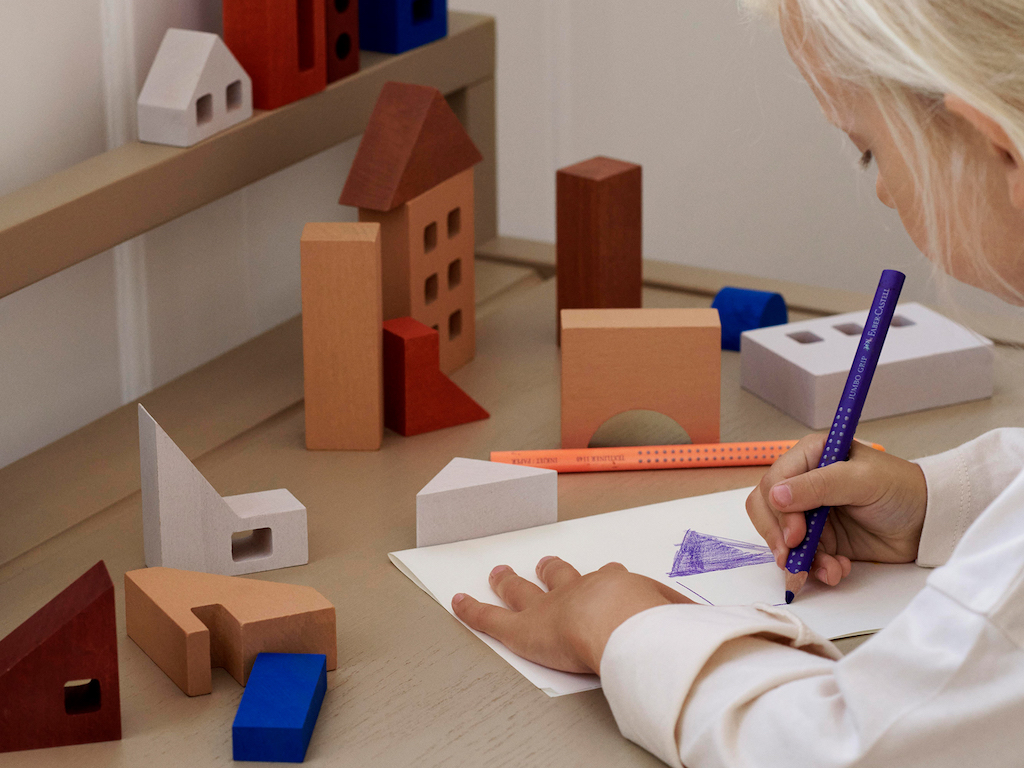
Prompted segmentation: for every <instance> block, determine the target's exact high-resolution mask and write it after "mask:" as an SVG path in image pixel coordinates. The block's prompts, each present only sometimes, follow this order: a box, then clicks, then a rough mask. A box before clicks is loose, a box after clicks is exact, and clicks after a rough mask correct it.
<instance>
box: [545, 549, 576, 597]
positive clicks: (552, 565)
mask: <svg viewBox="0 0 1024 768" xmlns="http://www.w3.org/2000/svg"><path fill="white" fill-rule="evenodd" d="M537 577H538V578H539V579H540V580H541V581H543V582H544V585H545V586H546V587H547V588H548V589H549V590H550V589H557V588H558V587H560V586H562V585H563V584H568V583H570V582H573V581H575V580H576V579H578V578H579V577H580V572H579V571H577V570H576V569H575V568H573V567H572V566H571V565H569V564H568V563H567V562H565V560H562V559H561V558H560V557H544V558H541V561H540V562H539V563H537Z"/></svg>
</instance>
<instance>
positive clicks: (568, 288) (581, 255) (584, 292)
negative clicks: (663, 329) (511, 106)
mask: <svg viewBox="0 0 1024 768" xmlns="http://www.w3.org/2000/svg"><path fill="white" fill-rule="evenodd" d="M642 187H643V179H642V170H641V168H640V166H639V165H635V164H633V163H626V162H623V161H621V160H613V159H612V158H609V157H595V158H591V159H590V160H585V161H583V162H582V163H577V164H576V165H570V166H569V167H567V168H562V169H561V170H560V171H558V175H557V197H558V203H557V205H558V215H557V228H558V231H557V240H558V245H557V250H558V261H557V274H558V312H559V318H560V317H561V311H562V310H563V309H606V308H639V307H640V303H641V298H640V293H641V286H642V277H643V269H642V258H643V254H642V248H643V230H642V223H643V222H642V219H643V207H642V202H641V200H642ZM559 328H561V326H559Z"/></svg>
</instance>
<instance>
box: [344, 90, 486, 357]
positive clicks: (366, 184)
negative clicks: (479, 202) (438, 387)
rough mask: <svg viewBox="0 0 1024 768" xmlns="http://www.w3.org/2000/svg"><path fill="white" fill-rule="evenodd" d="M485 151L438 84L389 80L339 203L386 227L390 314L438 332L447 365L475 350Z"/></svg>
mask: <svg viewBox="0 0 1024 768" xmlns="http://www.w3.org/2000/svg"><path fill="white" fill-rule="evenodd" d="M481 159H482V156H481V155H480V152H479V151H478V150H477V148H476V147H475V146H474V145H473V142H472V140H471V139H470V138H469V135H468V134H467V133H466V131H465V129H463V127H462V125H461V124H460V123H459V120H458V118H457V117H456V116H455V113H454V112H452V110H451V108H450V107H449V106H448V103H447V102H446V101H445V99H444V97H443V96H442V95H441V92H440V91H438V90H437V89H435V88H428V87H425V86H418V85H409V84H405V83H387V84H386V85H385V86H384V88H383V89H382V90H381V95H380V98H379V99H378V100H377V105H376V106H375V107H374V111H373V115H372V116H371V118H370V122H369V125H368V126H367V129H366V133H365V134H364V135H363V139H362V142H361V143H360V145H359V150H358V152H357V153H356V157H355V160H354V161H353V163H352V169H351V171H350V172H349V176H348V179H347V181H346V182H345V188H344V190H343V191H342V194H341V199H340V202H341V204H343V205H352V206H356V207H357V208H359V220H360V221H364V222H376V223H379V224H380V225H381V236H382V282H383V287H382V291H383V312H384V319H385V320H392V319H395V318H399V317H413V318H415V319H416V320H419V321H420V322H422V323H424V324H426V325H428V326H431V327H436V328H437V330H438V332H439V334H440V350H441V370H442V371H443V372H444V373H451V372H453V371H454V370H456V369H458V368H460V367H461V366H462V365H464V364H465V363H467V362H469V361H470V360H471V359H472V358H473V356H474V354H475V353H476V321H475V313H476V301H475V285H474V274H473V270H474V266H473V256H474V239H475V234H474V224H473V221H474V201H473V166H474V165H475V164H476V163H478V162H480V160H481Z"/></svg>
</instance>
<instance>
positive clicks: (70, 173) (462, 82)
mask: <svg viewBox="0 0 1024 768" xmlns="http://www.w3.org/2000/svg"><path fill="white" fill-rule="evenodd" d="M448 26H449V33H448V36H447V37H446V38H444V39H443V40H438V41H437V42H434V43H431V44H429V45H425V46H423V47H421V48H417V49H415V50H412V51H409V52H408V53H404V54H401V55H398V56H388V55H384V54H376V53H370V52H365V51H364V52H363V53H362V54H361V55H362V61H363V69H362V70H361V71H360V72H358V73H357V74H355V75H352V76H351V77H348V78H346V79H344V80H340V81H338V82H336V83H332V84H331V85H329V86H328V87H327V89H326V90H324V91H322V92H320V93H318V94H316V95H314V96H309V97H308V98H305V99H301V100H299V101H296V102H294V103H292V104H288V105H287V106H284V107H281V108H280V109H275V110H272V111H257V112H256V113H255V114H254V115H253V117H252V118H251V119H249V120H246V121H245V122H244V123H240V124H239V125H236V126H234V127H232V128H230V129H228V130H227V131H224V132H223V133H219V134H217V135H216V136H212V137H210V138H209V139H207V140H206V141H202V142H200V143H199V144H196V145H195V146H192V147H187V148H185V149H181V148H178V147H168V146H163V145H159V144H143V143H139V142H133V143H131V144H126V145H124V146H122V147H119V148H117V149H115V150H112V151H110V152H106V153H104V154H102V155H98V156H96V157H93V158H90V159H89V160H86V161H85V162H82V163H79V164H78V165H75V166H73V167H71V168H68V169H67V170H65V171H62V172H60V173H57V174H54V175H53V176H50V177H48V178H46V179H43V180H41V181H39V182H37V183H35V184H31V185H29V186H27V187H24V188H22V189H19V190H17V191H15V192H12V193H11V194H9V195H5V196H3V197H0V297H3V296H6V295H8V294H10V293H13V292H14V291H17V290H19V289H20V288H24V287H25V286H27V285H31V284H32V283H34V282H36V281H37V280H42V279H43V278H44V277H48V276H49V275H52V274H55V273H57V272H59V271H61V270H62V269H66V268H67V267H70V266H72V265H74V264H77V263H78V262H80V261H83V260H85V259H87V258H89V257H90V256H94V255H95V254H97V253H101V252H103V251H105V250H107V249H109V248H112V247H113V246H115V245H117V244H118V243H122V242H124V241H125V240H128V239H130V238H132V237H135V236H136V235H140V234H142V233H144V232H147V231H149V230H150V229H153V228H154V227H157V226H159V225H161V224H164V223H166V222H168V221H170V220H172V219H175V218H177V217H178V216H181V215H183V214H186V213H188V212H189V211H193V210H195V209H196V208H199V207H201V206H203V205H206V204H207V203H210V202H213V201H214V200H217V199H218V198H220V197H223V196H224V195H227V194H230V193H231V192H234V191H235V190H237V189H241V188H242V187H244V186H245V185H246V184H251V183H252V182H254V181H258V180H259V179H262V178H264V177H265V176H269V175H270V174H272V173H275V172H276V171H279V170H281V169H282V168H286V167H287V166H289V165H292V164H293V163H296V162H298V161H300V160H303V159H305V158H307V157H310V156H311V155H315V154H316V153H318V152H322V151H323V150H325V149H329V148H330V147H332V146H334V145H336V144H339V143H340V142H343V141H345V140H347V139H350V138H352V137H354V136H358V135H359V134H360V133H362V132H363V130H364V128H365V126H366V123H367V121H368V119H369V117H370V113H371V111H372V110H373V106H374V104H375V102H376V100H377V94H378V93H379V91H380V88H381V86H382V85H383V84H384V83H385V82H387V81H389V80H400V81H403V82H410V83H419V84H423V85H432V86H434V87H436V88H438V89H439V90H440V91H441V92H442V93H444V94H446V95H448V96H449V98H450V100H451V101H452V106H453V108H454V109H455V110H456V113H457V114H459V117H460V118H461V119H463V121H464V122H466V123H467V126H466V127H467V130H468V131H469V133H470V135H471V136H472V137H473V139H474V141H476V142H477V146H478V147H479V148H480V150H481V152H482V153H483V154H484V158H485V160H484V163H483V164H481V166H480V167H479V169H478V173H477V177H478V185H477V192H478V200H479V202H478V208H481V209H482V211H481V217H482V229H481V231H480V232H479V234H480V235H481V238H480V239H482V240H483V239H489V238H490V237H493V236H494V235H495V234H496V213H495V210H494V207H495V200H496V194H495V191H494V186H495V182H496V175H495V173H494V160H495V158H494V153H495V147H494V114H493V112H494V105H493V98H494V82H493V81H494V72H495V24H494V19H493V18H491V17H488V16H481V15H477V14H469V13H460V12H455V11H453V12H451V13H450V14H449V18H448ZM470 94H472V95H470ZM339 194H340V189H339ZM480 221H481V218H479V217H478V222H480ZM478 228H480V227H478Z"/></svg>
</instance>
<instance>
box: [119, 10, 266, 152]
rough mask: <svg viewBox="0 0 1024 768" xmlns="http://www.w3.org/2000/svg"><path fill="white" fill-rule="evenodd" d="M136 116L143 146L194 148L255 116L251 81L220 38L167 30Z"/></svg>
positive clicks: (178, 30)
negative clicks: (165, 145)
mask: <svg viewBox="0 0 1024 768" xmlns="http://www.w3.org/2000/svg"><path fill="white" fill-rule="evenodd" d="M137 114H138V123H139V141H148V142H152V143H155V144H171V145H173V146H175V147H191V146H192V145H193V144H195V143H196V142H199V141H202V140H203V139H205V138H207V137H208V136H212V135H213V134H215V133H220V132H221V131H223V130H224V129H225V128H230V127H231V126H232V125H234V124H235V123H240V122H242V121H243V120H248V119H249V118H250V117H252V80H251V79H250V78H249V75H247V74H246V73H245V70H244V69H242V66H241V65H240V64H239V63H238V60H237V59H235V57H234V56H232V55H231V51H229V50H228V47H227V46H226V45H224V42H223V41H222V40H221V39H220V38H219V37H217V36H216V35H212V34H210V33H208V32H195V31H192V30H187V29H168V30H167V32H166V34H165V35H164V39H163V42H161V43H160V49H159V50H158V51H157V53H156V59H154V60H153V66H152V67H150V70H149V75H148V76H147V77H146V83H145V85H143V86H142V93H141V94H140V95H139V101H138V106H137Z"/></svg>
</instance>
